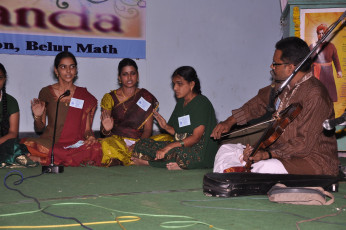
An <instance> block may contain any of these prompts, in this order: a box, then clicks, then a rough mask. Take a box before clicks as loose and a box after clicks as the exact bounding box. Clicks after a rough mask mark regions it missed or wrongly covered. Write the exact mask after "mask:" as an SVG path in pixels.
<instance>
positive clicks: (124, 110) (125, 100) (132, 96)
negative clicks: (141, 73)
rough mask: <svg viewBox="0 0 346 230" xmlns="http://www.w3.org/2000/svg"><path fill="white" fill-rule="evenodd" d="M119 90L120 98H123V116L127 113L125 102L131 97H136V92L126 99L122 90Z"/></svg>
mask: <svg viewBox="0 0 346 230" xmlns="http://www.w3.org/2000/svg"><path fill="white" fill-rule="evenodd" d="M120 90H121V94H122V96H123V98H124V100H123V101H122V102H121V104H122V105H123V108H124V114H125V113H126V111H127V109H128V108H127V107H126V106H125V102H126V101H127V100H128V99H129V98H131V97H133V96H135V95H136V93H137V90H136V89H135V93H134V94H132V95H131V96H129V97H126V96H125V93H124V90H123V88H121V89H120Z"/></svg>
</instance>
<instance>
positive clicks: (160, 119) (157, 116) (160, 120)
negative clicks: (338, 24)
mask: <svg viewBox="0 0 346 230" xmlns="http://www.w3.org/2000/svg"><path fill="white" fill-rule="evenodd" d="M153 116H154V118H155V119H156V120H157V122H158V123H159V125H160V127H161V128H163V129H166V128H167V122H166V120H165V119H164V118H163V117H162V116H161V114H159V112H157V111H156V110H154V112H153Z"/></svg>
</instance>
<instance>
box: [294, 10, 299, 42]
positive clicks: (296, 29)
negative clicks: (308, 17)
mask: <svg viewBox="0 0 346 230" xmlns="http://www.w3.org/2000/svg"><path fill="white" fill-rule="evenodd" d="M293 23H294V36H295V37H298V38H300V11H299V7H298V6H295V7H293Z"/></svg>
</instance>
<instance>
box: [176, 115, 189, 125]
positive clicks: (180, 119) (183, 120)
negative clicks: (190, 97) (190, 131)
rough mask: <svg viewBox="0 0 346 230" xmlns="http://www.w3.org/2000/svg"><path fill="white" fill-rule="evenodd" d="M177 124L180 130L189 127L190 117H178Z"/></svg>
mask: <svg viewBox="0 0 346 230" xmlns="http://www.w3.org/2000/svg"><path fill="white" fill-rule="evenodd" d="M178 122H179V127H180V128H181V127H185V126H188V125H191V122H190V115H185V116H182V117H178Z"/></svg>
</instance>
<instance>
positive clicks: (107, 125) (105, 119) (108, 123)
mask: <svg viewBox="0 0 346 230" xmlns="http://www.w3.org/2000/svg"><path fill="white" fill-rule="evenodd" d="M101 122H102V126H103V128H104V129H105V130H106V131H110V130H111V129H112V128H113V125H114V120H113V118H112V117H111V113H110V111H108V110H103V111H102V113H101Z"/></svg>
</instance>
